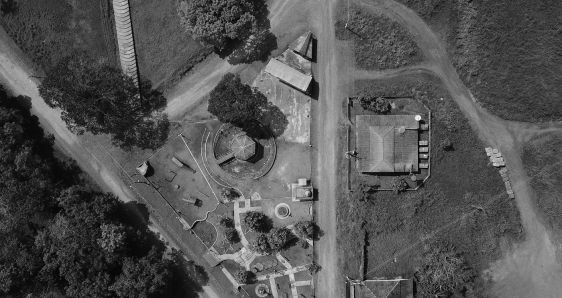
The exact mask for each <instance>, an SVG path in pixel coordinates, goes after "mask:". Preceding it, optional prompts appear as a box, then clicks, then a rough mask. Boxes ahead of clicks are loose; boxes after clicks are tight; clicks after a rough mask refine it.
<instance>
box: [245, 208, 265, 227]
mask: <svg viewBox="0 0 562 298" xmlns="http://www.w3.org/2000/svg"><path fill="white" fill-rule="evenodd" d="M244 223H245V224H246V225H247V226H248V228H249V229H250V231H254V232H268V231H269V230H270V229H271V224H270V222H269V218H268V217H267V216H266V215H265V214H263V213H261V212H254V211H250V212H248V213H246V216H245V217H244Z"/></svg>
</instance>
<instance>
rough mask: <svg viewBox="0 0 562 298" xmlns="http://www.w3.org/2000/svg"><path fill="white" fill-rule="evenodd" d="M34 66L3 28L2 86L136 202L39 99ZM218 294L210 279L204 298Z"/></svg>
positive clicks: (83, 164)
mask: <svg viewBox="0 0 562 298" xmlns="http://www.w3.org/2000/svg"><path fill="white" fill-rule="evenodd" d="M31 65H32V63H31V62H30V61H29V60H28V59H27V58H26V57H25V55H24V54H23V53H22V52H21V51H20V50H19V49H18V48H17V46H16V45H15V44H14V43H13V41H12V40H11V39H10V38H9V36H8V35H7V34H6V32H5V31H4V30H3V29H2V28H1V27H0V83H1V84H2V85H4V86H5V87H6V88H7V89H8V90H9V91H11V92H12V93H13V94H16V95H25V96H28V97H29V98H30V99H31V113H32V114H33V115H35V116H37V117H38V118H39V122H40V124H41V126H42V127H43V129H44V130H45V131H46V132H47V133H51V134H53V135H54V136H55V146H56V147H57V148H58V149H60V150H61V151H62V152H65V153H66V154H67V155H68V156H70V157H72V158H73V159H74V160H76V162H77V163H78V165H79V166H80V168H81V169H82V170H83V171H84V172H86V173H88V174H89V175H90V176H91V177H92V178H93V179H94V180H95V181H96V183H97V184H98V185H99V186H100V187H101V188H102V189H103V190H104V191H108V192H112V193H113V194H115V195H116V196H117V197H118V198H119V199H120V200H122V201H125V202H128V201H133V200H135V198H136V196H135V194H134V193H133V191H132V190H131V189H130V188H129V187H128V186H127V185H126V184H125V183H123V182H122V180H121V177H119V175H118V174H117V173H115V172H113V171H112V170H110V169H111V166H110V165H106V164H104V162H102V161H101V160H100V159H98V156H101V155H103V154H104V153H103V152H97V151H94V150H98V151H99V149H95V148H88V147H87V146H85V145H83V144H82V142H81V140H80V138H79V137H77V136H76V135H74V134H73V133H71V132H70V131H69V130H68V129H67V128H66V125H65V123H64V122H63V121H62V120H61V118H60V111H58V110H54V109H51V108H50V107H49V106H47V105H46V104H45V102H44V101H43V99H42V98H41V97H40V96H39V92H38V89H37V86H38V84H39V82H38V80H37V79H36V78H33V77H31V76H35V75H37V74H36V72H35V71H34V70H33V68H32V67H31ZM172 220H174V219H172ZM151 222H152V224H153V228H154V229H156V230H157V231H159V232H160V233H161V234H162V235H163V236H164V237H165V238H166V240H167V241H169V242H170V243H174V244H175V245H174V246H175V247H179V248H182V250H183V251H184V252H186V251H187V252H188V253H189V251H190V248H189V247H188V246H187V245H186V243H179V242H178V241H176V240H175V239H173V238H172V237H170V236H169V233H168V232H167V231H165V230H164V229H162V228H160V227H159V223H158V222H157V221H155V220H154V219H152V218H151ZM188 256H189V257H190V258H195V257H196V256H195V255H194V254H192V255H189V254H188ZM217 293H221V294H222V293H223V290H222V288H221V287H220V286H219V285H217V283H216V282H215V281H213V278H212V277H211V281H210V283H209V285H208V286H206V287H204V292H203V293H201V295H202V296H203V297H206V298H218V297H228V296H227V295H224V294H222V295H218V294H217Z"/></svg>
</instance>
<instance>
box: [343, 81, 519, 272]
mask: <svg viewBox="0 0 562 298" xmlns="http://www.w3.org/2000/svg"><path fill="white" fill-rule="evenodd" d="M355 89H356V91H357V95H368V96H383V97H413V98H415V99H418V100H420V101H421V102H423V103H424V104H425V105H427V106H428V107H429V108H430V109H431V110H432V131H431V133H432V136H431V141H432V142H431V144H430V146H431V167H432V168H431V177H430V178H429V180H427V182H426V184H425V185H424V187H422V188H420V189H419V190H417V191H411V192H406V193H402V194H395V193H393V192H375V193H373V194H371V195H370V196H369V197H368V198H367V199H366V200H360V199H359V194H358V192H355V193H354V194H352V195H350V196H347V197H345V196H343V197H342V198H341V199H340V202H339V204H338V206H339V209H338V227H339V229H338V243H339V255H340V258H341V259H340V263H341V264H342V267H343V270H344V274H346V275H348V276H350V277H356V278H357V277H360V275H361V273H360V268H361V266H362V265H363V266H364V267H365V270H364V271H365V272H366V273H367V274H366V277H368V278H373V277H388V278H390V277H396V276H403V277H412V275H413V274H414V273H415V272H416V270H417V268H418V267H419V266H420V262H421V256H422V253H423V250H424V246H425V244H426V243H427V242H430V241H437V242H439V243H444V244H451V245H453V246H454V247H455V249H456V251H457V252H458V253H461V254H462V255H463V256H464V258H465V259H466V260H467V262H468V263H469V265H470V266H471V267H472V268H473V270H474V271H475V272H476V273H477V274H479V275H480V274H481V273H482V270H484V269H486V268H487V266H488V265H489V263H490V262H491V261H493V260H495V259H497V258H499V257H500V256H501V252H502V246H503V245H509V244H510V243H512V241H516V240H519V239H520V238H521V237H522V230H521V224H520V220H519V213H518V210H517V208H516V206H515V203H514V202H513V201H512V200H510V199H508V198H507V195H506V193H505V189H504V187H503V182H502V180H501V177H500V175H499V173H498V172H497V171H496V170H495V169H494V168H493V167H492V166H491V165H489V164H488V161H487V156H486V154H485V152H484V147H483V145H482V144H481V142H480V140H479V139H478V138H477V136H476V135H475V134H474V133H473V132H472V130H471V128H470V126H469V124H468V122H467V120H466V118H464V116H463V115H462V114H461V112H460V110H459V109H458V107H457V106H456V104H455V103H454V102H453V101H452V99H451V98H450V97H449V95H448V94H447V92H446V91H444V90H443V89H442V88H441V87H440V83H439V82H438V81H437V80H436V79H434V78H433V77H430V76H406V77H402V78H394V79H390V80H384V81H371V80H370V81H357V82H356V85H355ZM445 139H449V140H450V141H451V142H452V144H453V147H454V150H453V151H445V150H444V149H443V148H442V145H441V144H442V142H443V140H445ZM351 172H352V175H357V174H356V171H355V170H354V169H352V171H351ZM354 172H355V174H354ZM352 181H353V179H352ZM357 187H358V186H357V185H352V189H353V188H357ZM479 208H482V210H483V211H480V210H479ZM363 244H365V245H366V250H365V251H366V256H367V258H366V260H365V263H364V264H361V262H362V261H361V255H362V250H363V247H364V246H363ZM482 282H483V279H478V280H477V283H482Z"/></svg>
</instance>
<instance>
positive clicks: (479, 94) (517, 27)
mask: <svg viewBox="0 0 562 298" xmlns="http://www.w3.org/2000/svg"><path fill="white" fill-rule="evenodd" d="M399 2H402V3H404V4H406V5H407V6H410V7H411V8H412V9H413V10H414V11H416V12H417V13H418V14H419V15H420V16H421V17H422V18H424V20H425V21H426V22H428V23H429V24H430V25H431V26H432V28H433V29H434V30H436V31H437V32H438V33H439V34H440V35H441V37H442V38H443V40H444V41H445V42H446V43H447V48H448V51H449V56H450V57H452V59H453V63H454V64H455V66H456V68H457V71H458V72H459V75H460V77H461V79H462V80H463V81H464V83H465V84H466V85H467V86H468V87H470V89H471V91H472V92H473V93H474V95H475V96H476V98H477V99H478V100H479V101H481V102H482V103H483V104H484V106H485V107H486V108H488V109H490V110H491V111H492V112H493V113H495V114H497V115H499V116H500V117H502V118H505V119H510V120H518V121H531V122H542V121H550V120H560V119H562V101H561V100H560V97H561V96H562V74H561V73H562V56H561V55H559V51H560V48H561V47H562V34H561V33H560V32H561V27H560V18H559V16H560V15H561V14H562V1H550V0H537V1H524V0H499V1H498V0H493V1H491V0H474V1H468V0H462V1H446V0H427V1H417V0H399Z"/></svg>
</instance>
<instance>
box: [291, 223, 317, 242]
mask: <svg viewBox="0 0 562 298" xmlns="http://www.w3.org/2000/svg"><path fill="white" fill-rule="evenodd" d="M317 232H318V226H317V225H316V224H315V223H314V222H313V221H301V222H298V223H296V224H295V233H296V234H297V236H299V237H300V238H305V239H310V240H313V239H315V236H316V234H317Z"/></svg>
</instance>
